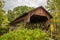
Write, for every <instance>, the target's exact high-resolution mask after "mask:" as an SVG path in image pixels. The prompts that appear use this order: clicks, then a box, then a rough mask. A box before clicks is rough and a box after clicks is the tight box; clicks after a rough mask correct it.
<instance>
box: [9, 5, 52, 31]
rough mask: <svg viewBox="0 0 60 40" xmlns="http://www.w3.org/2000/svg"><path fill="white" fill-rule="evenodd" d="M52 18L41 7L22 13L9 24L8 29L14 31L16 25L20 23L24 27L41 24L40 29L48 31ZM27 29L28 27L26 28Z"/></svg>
mask: <svg viewBox="0 0 60 40" xmlns="http://www.w3.org/2000/svg"><path fill="white" fill-rule="evenodd" d="M51 18H53V17H52V16H51V15H50V13H49V12H48V11H46V9H45V8H44V7H42V6H40V7H38V8H36V9H34V10H31V11H29V12H27V13H24V14H23V15H22V16H20V17H18V18H16V19H15V20H13V21H12V22H11V23H10V26H11V27H10V28H12V29H14V28H15V27H16V24H17V23H20V22H22V23H23V24H24V26H26V25H28V24H35V23H36V24H40V23H42V24H43V26H42V29H44V30H48V28H49V25H50V19H51ZM26 27H29V26H26Z"/></svg>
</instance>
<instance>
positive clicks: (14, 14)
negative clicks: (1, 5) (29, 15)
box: [7, 6, 33, 22]
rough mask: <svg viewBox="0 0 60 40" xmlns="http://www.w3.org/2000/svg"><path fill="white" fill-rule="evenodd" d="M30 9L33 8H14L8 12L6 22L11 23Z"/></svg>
mask: <svg viewBox="0 0 60 40" xmlns="http://www.w3.org/2000/svg"><path fill="white" fill-rule="evenodd" d="M32 9H33V8H31V7H27V6H18V7H15V8H14V9H13V10H8V14H7V17H8V20H9V21H10V22H11V21H13V20H14V19H16V18H17V17H19V16H21V15H22V14H24V13H25V12H28V11H30V10H32Z"/></svg>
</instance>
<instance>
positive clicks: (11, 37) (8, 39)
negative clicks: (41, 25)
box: [0, 29, 49, 40]
mask: <svg viewBox="0 0 60 40" xmlns="http://www.w3.org/2000/svg"><path fill="white" fill-rule="evenodd" d="M48 38H49V37H48V36H47V34H46V33H44V32H43V31H41V30H40V29H34V30H31V29H21V30H14V31H11V32H9V33H7V34H4V35H3V36H1V37H0V40H48Z"/></svg>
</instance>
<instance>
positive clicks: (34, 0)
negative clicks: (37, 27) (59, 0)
mask: <svg viewBox="0 0 60 40" xmlns="http://www.w3.org/2000/svg"><path fill="white" fill-rule="evenodd" d="M4 1H5V6H4V10H6V11H7V10H11V9H13V8H15V7H17V6H29V7H35V8H36V7H39V6H46V5H47V0H4Z"/></svg>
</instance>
